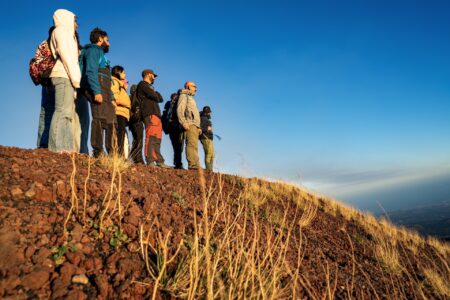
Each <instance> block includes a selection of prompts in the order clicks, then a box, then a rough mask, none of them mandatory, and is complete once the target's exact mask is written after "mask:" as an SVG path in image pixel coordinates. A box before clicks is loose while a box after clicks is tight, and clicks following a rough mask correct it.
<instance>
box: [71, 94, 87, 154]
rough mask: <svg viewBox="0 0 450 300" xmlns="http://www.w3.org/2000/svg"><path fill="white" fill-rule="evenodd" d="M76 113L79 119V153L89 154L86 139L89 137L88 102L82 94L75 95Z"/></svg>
mask: <svg viewBox="0 0 450 300" xmlns="http://www.w3.org/2000/svg"><path fill="white" fill-rule="evenodd" d="M75 106H76V111H77V114H78V118H79V119H80V127H81V136H80V153H86V154H89V148H88V137H89V124H90V116H89V101H88V99H87V98H86V96H85V95H83V94H82V93H80V94H78V95H77V101H76V105H75Z"/></svg>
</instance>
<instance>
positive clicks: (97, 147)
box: [91, 117, 103, 157]
mask: <svg viewBox="0 0 450 300" xmlns="http://www.w3.org/2000/svg"><path fill="white" fill-rule="evenodd" d="M102 123H103V122H102V120H101V119H97V118H95V117H93V118H92V122H91V146H92V155H93V156H94V157H99V156H100V154H102V153H103V126H102Z"/></svg>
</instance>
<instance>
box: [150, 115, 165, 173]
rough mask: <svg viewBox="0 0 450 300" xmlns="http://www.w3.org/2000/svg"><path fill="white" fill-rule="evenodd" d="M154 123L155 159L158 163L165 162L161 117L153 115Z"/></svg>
mask: <svg viewBox="0 0 450 300" xmlns="http://www.w3.org/2000/svg"><path fill="white" fill-rule="evenodd" d="M152 124H153V128H154V132H153V134H154V137H155V139H154V145H153V149H154V151H155V160H156V163H157V164H158V165H163V164H164V157H163V156H162V154H161V140H162V122H161V118H159V117H158V116H156V115H152Z"/></svg>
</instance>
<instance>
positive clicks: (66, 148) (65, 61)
mask: <svg viewBox="0 0 450 300" xmlns="http://www.w3.org/2000/svg"><path fill="white" fill-rule="evenodd" d="M53 21H54V25H55V29H54V30H53V32H52V35H51V39H50V49H51V51H52V54H53V57H54V58H55V59H56V63H55V66H54V67H53V69H52V71H51V73H50V78H51V82H52V86H53V88H54V89H55V111H54V113H53V117H52V121H51V124H50V132H49V140H48V149H49V150H51V151H53V152H78V151H79V148H80V137H79V135H78V133H79V132H80V123H79V119H78V115H77V113H76V112H75V94H76V93H75V90H76V89H77V88H79V87H80V79H81V73H80V66H79V65H78V43H77V39H76V36H75V32H76V30H77V28H78V24H77V21H76V17H75V14H74V13H72V12H70V11H68V10H65V9H58V10H56V11H55V13H54V15H53Z"/></svg>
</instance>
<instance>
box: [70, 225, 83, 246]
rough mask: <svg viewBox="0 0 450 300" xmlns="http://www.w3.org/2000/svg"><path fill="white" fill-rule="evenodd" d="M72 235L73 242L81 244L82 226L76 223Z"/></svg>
mask: <svg viewBox="0 0 450 300" xmlns="http://www.w3.org/2000/svg"><path fill="white" fill-rule="evenodd" d="M71 235H72V241H74V242H80V241H81V238H82V237H83V227H82V226H81V225H80V224H78V223H75V225H74V227H73V229H72V232H71Z"/></svg>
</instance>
